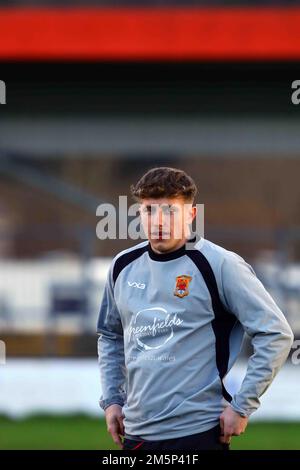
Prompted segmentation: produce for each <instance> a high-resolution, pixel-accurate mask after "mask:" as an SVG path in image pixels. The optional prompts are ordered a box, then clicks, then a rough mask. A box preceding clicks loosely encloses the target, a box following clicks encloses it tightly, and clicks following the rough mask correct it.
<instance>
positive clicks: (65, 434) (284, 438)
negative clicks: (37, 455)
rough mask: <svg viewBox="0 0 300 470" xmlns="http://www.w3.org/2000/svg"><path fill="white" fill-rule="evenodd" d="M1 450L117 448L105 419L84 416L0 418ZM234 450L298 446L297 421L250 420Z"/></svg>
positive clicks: (233, 439) (237, 440) (299, 432)
mask: <svg viewBox="0 0 300 470" xmlns="http://www.w3.org/2000/svg"><path fill="white" fill-rule="evenodd" d="M0 435H1V438H0V449H67V450H77V449H78V450H79V449H95V450H97V449H110V450H112V449H118V447H117V446H116V445H115V444H114V443H113V441H112V439H111V437H110V435H109V434H108V432H107V430H106V424H105V421H104V419H102V418H99V419H95V418H89V417H86V416H70V417H67V416H62V417H59V416H36V417H31V418H27V419H22V420H11V419H8V418H6V417H0ZM231 448H232V449H233V450H234V449H250V450H251V449H278V450H284V449H300V422H299V423H298V422H293V423H289V422H284V423H282V422H272V423H258V422H256V423H249V425H248V427H247V430H246V432H245V433H244V434H243V435H242V436H238V437H233V438H232V445H231Z"/></svg>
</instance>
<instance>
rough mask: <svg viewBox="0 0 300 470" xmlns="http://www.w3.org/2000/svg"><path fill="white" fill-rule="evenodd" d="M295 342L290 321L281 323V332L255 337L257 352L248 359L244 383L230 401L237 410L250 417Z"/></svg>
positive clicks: (254, 343) (254, 342) (254, 345)
mask: <svg viewBox="0 0 300 470" xmlns="http://www.w3.org/2000/svg"><path fill="white" fill-rule="evenodd" d="M292 342H293V333H292V331H291V329H290V328H289V326H288V325H287V324H283V325H282V331H281V332H273V333H271V332H266V333H258V334H256V335H255V336H253V338H252V345H253V348H254V354H253V355H252V356H251V357H250V358H249V361H248V366H247V371H246V376H245V378H244V380H243V383H242V386H241V388H240V390H239V391H238V393H236V394H235V395H234V396H233V399H232V402H231V404H230V405H231V407H232V408H233V409H234V410H235V411H237V412H238V413H239V414H241V415H242V416H250V414H251V413H253V412H254V411H255V410H256V409H257V408H258V407H259V405H260V400H259V398H260V397H261V395H262V394H263V393H264V392H265V391H266V390H267V388H268V387H269V385H270V384H271V383H272V381H273V379H274V377H275V376H276V374H277V373H278V371H279V369H280V368H281V366H282V365H283V364H284V362H285V361H286V359H287V357H288V354H289V352H290V349H291V345H292Z"/></svg>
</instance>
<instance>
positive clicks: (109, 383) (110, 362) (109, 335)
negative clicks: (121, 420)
mask: <svg viewBox="0 0 300 470" xmlns="http://www.w3.org/2000/svg"><path fill="white" fill-rule="evenodd" d="M97 331H98V334H99V337H98V362H99V367H100V377H101V388H102V390H103V393H102V395H101V397H100V400H99V404H100V407H101V408H102V409H103V410H105V409H106V408H107V407H108V406H109V405H111V404H119V405H121V406H123V405H124V402H125V400H126V392H125V378H126V372H125V364H124V340H123V327H122V322H121V318H120V314H119V312H118V307H117V305H116V302H115V299H114V291H113V284H112V265H111V266H110V269H109V272H108V275H107V280H106V284H105V288H104V294H103V298H102V303H101V307H100V314H99V320H98V328H97Z"/></svg>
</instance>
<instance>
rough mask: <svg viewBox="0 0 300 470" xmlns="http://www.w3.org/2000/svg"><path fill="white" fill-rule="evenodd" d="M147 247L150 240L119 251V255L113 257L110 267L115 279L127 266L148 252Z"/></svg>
mask: <svg viewBox="0 0 300 470" xmlns="http://www.w3.org/2000/svg"><path fill="white" fill-rule="evenodd" d="M147 246H148V240H145V241H143V242H140V243H137V244H136V245H134V246H131V247H129V248H125V249H124V250H122V251H119V253H117V254H116V255H115V256H114V257H113V259H112V262H111V265H110V269H111V271H112V272H113V278H114V279H116V277H117V276H118V274H119V273H120V272H121V271H122V269H123V268H124V267H125V266H126V265H127V264H129V263H131V262H132V261H134V260H135V259H137V258H139V256H141V255H142V254H143V253H144V252H145V251H147Z"/></svg>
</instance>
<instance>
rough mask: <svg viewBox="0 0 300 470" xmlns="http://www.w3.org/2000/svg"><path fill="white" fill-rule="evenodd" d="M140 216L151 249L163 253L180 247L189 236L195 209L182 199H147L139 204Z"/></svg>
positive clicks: (189, 202)
mask: <svg viewBox="0 0 300 470" xmlns="http://www.w3.org/2000/svg"><path fill="white" fill-rule="evenodd" d="M140 214H141V222H142V225H143V229H144V231H145V233H146V235H147V237H148V239H149V242H150V244H151V247H152V248H153V250H154V251H157V252H162V253H163V252H168V251H172V250H174V249H176V248H177V247H179V246H181V245H182V243H183V241H184V240H185V239H186V238H187V237H188V236H189V234H190V230H189V225H190V224H191V222H192V220H193V218H194V217H195V215H196V207H192V202H191V201H187V200H186V199H184V198H182V197H172V198H167V197H164V198H159V199H154V198H149V199H148V198H147V199H142V201H141V203H140Z"/></svg>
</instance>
